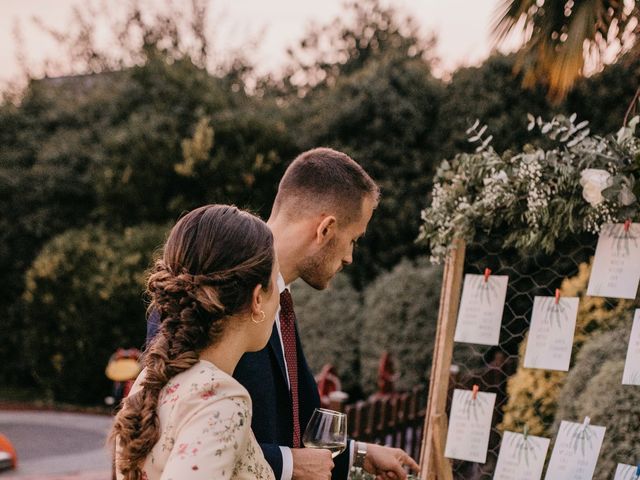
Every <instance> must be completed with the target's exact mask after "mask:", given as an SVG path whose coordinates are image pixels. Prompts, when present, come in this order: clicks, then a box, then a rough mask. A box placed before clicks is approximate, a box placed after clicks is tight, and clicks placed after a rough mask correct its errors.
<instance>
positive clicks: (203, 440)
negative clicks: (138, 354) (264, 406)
mask: <svg viewBox="0 0 640 480" xmlns="http://www.w3.org/2000/svg"><path fill="white" fill-rule="evenodd" d="M144 373H145V372H144V371H143V372H142V373H141V374H140V376H139V377H138V379H137V380H136V383H135V385H134V386H133V388H132V390H131V393H135V392H136V391H138V390H139V389H140V388H141V387H140V382H141V381H142V379H143V378H144ZM158 416H159V419H160V440H159V441H158V442H157V443H156V444H155V445H154V447H153V449H152V450H151V452H150V454H149V455H148V456H147V459H146V461H145V463H144V469H143V471H144V473H143V478H144V479H145V480H156V479H160V480H185V479H188V480H200V479H202V480H205V479H206V480H214V479H215V480H218V479H219V480H226V479H229V480H245V479H247V480H248V479H251V480H256V479H257V480H273V479H274V475H273V471H272V470H271V467H270V466H269V464H268V463H267V461H266V460H265V458H264V456H263V454H262V450H261V449H260V446H259V445H258V443H257V441H256V439H255V437H254V436H253V432H252V431H251V398H250V397H249V393H248V392H247V390H246V389H245V388H244V387H243V386H242V385H240V383H238V381H237V380H235V379H234V378H233V377H231V376H230V375H228V374H227V373H225V372H223V371H222V370H220V369H219V368H217V367H216V366H215V365H214V364H212V363H210V362H208V361H205V360H200V361H199V362H198V363H197V364H195V365H194V366H193V367H191V368H190V369H188V370H186V371H184V372H182V373H180V374H178V375H176V376H175V377H173V378H172V379H171V380H170V381H169V383H167V385H165V387H164V388H163V389H162V390H161V392H160V396H159V399H158ZM121 478H122V476H121V475H120V474H119V475H118V479H121Z"/></svg>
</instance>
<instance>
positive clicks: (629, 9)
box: [492, 0, 640, 101]
mask: <svg viewBox="0 0 640 480" xmlns="http://www.w3.org/2000/svg"><path fill="white" fill-rule="evenodd" d="M639 20H640V7H639V6H638V2H636V1H633V0H626V1H625V0H582V1H577V0H576V1H567V0H538V1H535V0H502V1H501V2H500V3H499V5H498V7H497V9H496V15H495V18H494V21H493V26H492V32H493V37H494V42H495V44H496V46H499V45H500V44H502V43H503V42H504V41H505V40H506V38H507V37H508V36H509V35H510V34H512V33H516V32H520V33H523V34H525V35H526V37H525V42H524V45H523V46H522V48H521V50H520V52H519V59H518V62H517V64H516V68H517V71H522V72H523V77H524V81H523V83H524V85H525V86H526V87H531V86H533V85H535V84H543V85H546V86H547V87H548V91H549V97H550V98H551V99H552V100H555V101H560V100H562V99H563V98H564V97H565V96H566V94H567V93H568V92H569V90H570V89H571V88H572V86H573V85H574V83H575V82H576V80H577V79H578V78H579V77H580V76H581V75H582V74H583V72H584V65H585V57H586V56H587V55H589V58H590V61H593V62H594V63H595V64H596V66H600V65H602V63H603V58H604V54H605V52H606V51H607V50H608V49H609V48H610V47H611V45H613V44H618V45H622V47H623V48H621V49H622V50H623V49H624V48H627V47H628V46H629V45H633V44H634V43H635V40H636V37H637V36H638V34H639V33H640V27H639V26H638V25H639Z"/></svg>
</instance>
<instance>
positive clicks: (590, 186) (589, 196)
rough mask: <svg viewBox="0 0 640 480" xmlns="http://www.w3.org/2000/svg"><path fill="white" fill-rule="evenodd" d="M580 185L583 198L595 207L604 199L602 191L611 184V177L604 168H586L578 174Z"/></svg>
mask: <svg viewBox="0 0 640 480" xmlns="http://www.w3.org/2000/svg"><path fill="white" fill-rule="evenodd" d="M580 185H582V196H583V197H584V199H585V200H586V201H587V202H589V204H590V205H591V206H592V207H595V206H596V205H598V204H599V203H601V202H602V201H603V200H604V197H603V196H602V191H603V190H604V189H605V188H607V187H610V186H611V185H613V178H611V174H610V173H609V172H607V171H606V170H598V169H596V168H587V169H585V170H583V171H582V173H581V174H580Z"/></svg>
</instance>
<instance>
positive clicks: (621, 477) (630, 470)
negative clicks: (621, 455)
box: [613, 463, 638, 480]
mask: <svg viewBox="0 0 640 480" xmlns="http://www.w3.org/2000/svg"><path fill="white" fill-rule="evenodd" d="M637 471H638V467H637V466H635V465H627V464H625V463H619V464H618V468H616V476H615V477H614V478H613V480H637V479H638V476H637V475H636V472H637Z"/></svg>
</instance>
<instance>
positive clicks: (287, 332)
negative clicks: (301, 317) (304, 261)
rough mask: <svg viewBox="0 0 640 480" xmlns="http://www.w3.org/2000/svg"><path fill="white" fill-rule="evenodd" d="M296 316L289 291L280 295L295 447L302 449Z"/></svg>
mask: <svg viewBox="0 0 640 480" xmlns="http://www.w3.org/2000/svg"><path fill="white" fill-rule="evenodd" d="M295 323H296V314H295V313H294V312H293V300H292V298H291V293H289V290H287V289H285V290H284V292H282V293H281V294H280V333H281V335H282V345H283V346H284V358H285V361H286V362H287V371H288V372H289V386H290V391H291V405H292V406H293V447H294V448H300V411H299V408H298V351H297V348H296V329H295Z"/></svg>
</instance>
